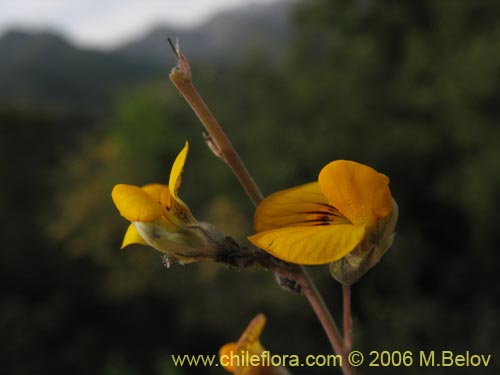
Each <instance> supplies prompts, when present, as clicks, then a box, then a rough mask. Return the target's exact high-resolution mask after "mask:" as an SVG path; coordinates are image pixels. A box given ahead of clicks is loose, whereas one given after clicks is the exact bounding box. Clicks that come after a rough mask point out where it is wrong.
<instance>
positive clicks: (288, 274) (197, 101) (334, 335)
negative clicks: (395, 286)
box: [169, 40, 355, 375]
mask: <svg viewBox="0 0 500 375" xmlns="http://www.w3.org/2000/svg"><path fill="white" fill-rule="evenodd" d="M169 42H170V44H171V46H172V47H173V49H174V53H175V55H176V57H177V66H176V67H174V68H173V69H172V70H171V72H170V75H169V78H170V80H171V81H172V83H173V84H174V86H175V87H176V88H177V90H179V92H180V93H181V95H182V96H183V97H184V99H185V100H186V102H187V103H188V104H189V106H190V107H191V108H192V110H193V111H194V113H195V114H196V116H197V117H198V119H199V120H200V122H201V123H202V124H203V126H204V127H205V129H206V131H207V132H208V137H209V142H208V143H209V146H210V149H211V150H212V151H213V152H214V153H215V154H216V156H218V157H219V158H221V159H222V160H223V161H225V162H226V163H227V164H228V165H229V167H230V168H231V170H232V171H233V173H234V174H235V175H236V177H237V178H238V180H239V182H240V184H241V185H242V186H243V188H244V189H245V191H246V193H247V194H248V196H249V198H250V199H251V201H252V203H253V204H254V205H255V206H257V205H258V204H259V203H260V202H261V201H262V200H263V195H262V193H261V191H260V189H259V188H258V186H257V184H256V183H255V181H254V179H253V178H252V176H251V175H250V172H249V171H248V169H247V168H246V166H245V164H244V163H243V162H242V160H241V158H240V157H239V155H238V153H237V152H236V150H235V149H234V147H233V146H232V144H231V142H230V140H229V139H228V137H227V136H226V134H225V133H224V131H223V130H222V128H221V126H220V125H219V123H218V121H217V119H216V118H215V116H214V115H213V114H212V112H211V111H210V109H209V108H208V106H207V104H206V103H205V101H204V100H203V98H202V97H201V95H200V94H199V93H198V91H197V90H196V88H195V86H194V84H193V81H192V75H191V69H190V66H189V62H188V60H187V58H186V57H185V56H184V55H183V54H182V52H181V51H180V48H179V45H178V44H177V45H176V46H175V47H174V46H173V44H172V43H171V41H170V40H169ZM261 252H262V253H264V252H263V251H261ZM267 256H269V254H266V257H267ZM271 259H273V260H270V259H267V260H268V261H269V263H268V266H269V267H266V268H269V269H271V270H272V271H273V272H275V274H276V275H277V276H278V277H285V278H288V279H290V278H294V279H295V282H296V283H297V284H298V286H299V287H300V290H301V291H302V292H303V294H304V295H305V297H306V298H307V300H308V301H309V303H310V305H311V307H312V309H313V310H314V312H315V314H316V316H317V318H318V320H319V321H320V322H321V325H322V326H323V329H324V331H325V333H326V335H327V337H328V339H329V341H330V344H331V346H332V348H333V350H334V352H335V353H337V354H339V355H341V356H342V358H343V360H342V372H343V374H344V375H354V374H355V372H354V370H353V368H352V367H351V366H350V365H349V363H348V361H347V350H346V347H345V345H344V341H343V339H342V336H341V334H340V332H339V330H338V328H337V325H336V323H335V321H334V320H333V317H332V315H331V313H330V311H329V310H328V308H327V306H326V304H325V302H324V300H323V298H322V296H321V294H320V293H319V291H318V289H317V288H316V285H315V284H314V282H313V281H312V279H311V277H310V275H309V273H308V272H307V270H306V269H305V267H304V266H303V265H294V264H291V263H288V262H283V261H280V260H278V259H276V258H274V257H272V256H271ZM259 263H260V262H259Z"/></svg>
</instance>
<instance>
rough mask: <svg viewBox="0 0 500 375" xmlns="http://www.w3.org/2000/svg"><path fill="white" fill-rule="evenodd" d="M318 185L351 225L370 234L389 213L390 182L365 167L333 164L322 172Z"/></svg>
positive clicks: (343, 163)
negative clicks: (360, 226)
mask: <svg viewBox="0 0 500 375" xmlns="http://www.w3.org/2000/svg"><path fill="white" fill-rule="evenodd" d="M318 181H319V186H320V188H321V191H322V192H323V194H324V195H325V196H326V198H327V199H328V201H329V203H330V204H331V205H332V206H334V207H336V208H337V209H338V210H339V211H340V213H341V214H343V215H344V216H345V217H347V218H348V219H349V220H351V222H352V223H354V224H364V225H366V226H367V227H368V228H369V229H370V230H372V229H374V228H375V226H376V222H377V219H379V218H382V217H385V216H387V215H389V213H391V211H392V198H391V192H390V190H389V178H388V177H387V176H385V175H383V174H382V173H378V172H377V171H376V170H374V169H373V168H370V167H368V166H366V165H363V164H360V163H356V162H354V161H348V160H336V161H333V162H331V163H329V164H328V165H326V166H325V167H324V168H323V169H322V170H321V172H320V174H319V179H318Z"/></svg>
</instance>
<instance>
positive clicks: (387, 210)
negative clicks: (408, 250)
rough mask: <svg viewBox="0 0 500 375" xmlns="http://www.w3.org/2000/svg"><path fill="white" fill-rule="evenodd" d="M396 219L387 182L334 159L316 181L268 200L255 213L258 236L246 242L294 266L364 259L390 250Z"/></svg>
mask: <svg viewBox="0 0 500 375" xmlns="http://www.w3.org/2000/svg"><path fill="white" fill-rule="evenodd" d="M396 220H397V205H396V202H395V201H394V200H393V199H392V197H391V192H390V190H389V178H388V177H387V176H385V175H383V174H381V173H378V172H377V171H375V170H374V169H372V168H370V167H368V166H366V165H363V164H359V163H356V162H353V161H347V160H337V161H333V162H331V163H329V164H328V165H326V166H325V167H324V168H323V169H322V170H321V172H320V174H319V178H318V182H312V183H309V184H305V185H301V186H298V187H295V188H291V189H288V190H284V191H280V192H277V193H275V194H272V195H271V196H269V197H268V198H266V199H265V200H264V201H263V202H262V203H261V204H260V205H259V206H258V208H257V210H256V213H255V218H254V226H255V232H256V233H257V234H255V235H253V236H250V237H249V239H250V241H251V242H252V243H253V244H254V245H256V246H258V247H260V248H262V249H264V250H266V251H267V252H269V253H271V254H272V255H274V256H275V257H277V258H280V259H282V260H285V261H288V262H292V263H299V264H325V263H330V262H335V261H338V260H340V259H342V258H344V257H345V256H346V255H347V254H349V253H351V252H353V251H354V250H357V251H360V252H362V253H363V254H360V255H362V257H363V259H365V258H366V256H367V252H371V254H372V253H373V250H377V249H375V247H377V246H378V250H377V251H376V252H378V253H381V254H380V256H381V255H382V254H383V252H385V251H386V250H387V249H388V248H389V247H390V245H391V243H392V236H393V231H394V226H395V224H396ZM382 247H384V248H383V249H382ZM380 256H379V257H378V258H380ZM378 258H377V260H378ZM373 264H374V263H373ZM373 264H371V265H373ZM365 271H366V270H365Z"/></svg>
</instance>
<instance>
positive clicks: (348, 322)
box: [342, 285, 352, 352]
mask: <svg viewBox="0 0 500 375" xmlns="http://www.w3.org/2000/svg"><path fill="white" fill-rule="evenodd" d="M342 300H343V304H342V305H343V310H344V319H343V323H344V347H345V349H346V351H348V352H349V351H350V350H351V349H352V318H351V287H350V286H349V285H342Z"/></svg>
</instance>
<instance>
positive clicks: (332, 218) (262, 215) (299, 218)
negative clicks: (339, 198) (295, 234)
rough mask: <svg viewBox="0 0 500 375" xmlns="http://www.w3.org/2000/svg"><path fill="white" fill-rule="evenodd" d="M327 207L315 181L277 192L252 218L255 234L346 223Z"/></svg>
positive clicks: (261, 205) (343, 218)
mask: <svg viewBox="0 0 500 375" xmlns="http://www.w3.org/2000/svg"><path fill="white" fill-rule="evenodd" d="M347 223H349V220H347V219H346V218H345V217H343V216H342V215H340V213H339V212H338V210H337V209H335V208H334V207H332V206H331V205H329V204H328V200H327V199H326V197H325V196H324V195H323V193H322V192H321V189H320V188H319V184H318V183H317V182H311V183H309V184H305V185H301V186H297V187H294V188H291V189H287V190H283V191H279V192H277V193H274V194H271V195H270V196H269V197H267V198H266V199H264V200H263V201H262V202H261V203H260V204H259V206H258V207H257V210H256V211H255V216H254V228H255V232H256V233H260V232H264V231H267V230H272V229H278V228H283V227H290V226H311V225H320V224H347Z"/></svg>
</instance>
